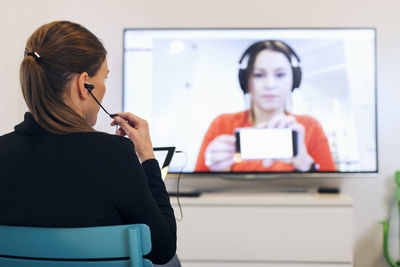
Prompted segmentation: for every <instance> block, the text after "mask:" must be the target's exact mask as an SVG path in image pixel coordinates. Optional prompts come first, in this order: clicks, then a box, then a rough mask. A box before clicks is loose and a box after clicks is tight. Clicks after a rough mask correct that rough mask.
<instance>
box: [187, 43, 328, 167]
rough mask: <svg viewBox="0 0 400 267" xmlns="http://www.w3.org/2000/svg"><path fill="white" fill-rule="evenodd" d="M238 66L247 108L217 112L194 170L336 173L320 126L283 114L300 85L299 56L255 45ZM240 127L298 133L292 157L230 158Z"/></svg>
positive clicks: (275, 46)
mask: <svg viewBox="0 0 400 267" xmlns="http://www.w3.org/2000/svg"><path fill="white" fill-rule="evenodd" d="M246 62H247V64H245V63H246ZM239 64H242V65H243V64H245V65H246V66H245V67H241V68H240V69H239V83H240V87H241V89H242V90H243V93H245V94H247V93H248V94H249V95H250V109H249V110H245V111H242V112H238V113H233V114H222V115H220V116H218V117H217V118H216V119H215V120H214V121H213V122H212V123H211V125H210V127H209V129H208V131H207V132H206V135H205V137H204V139H203V142H202V145H201V147H200V152H199V156H198V159H197V162H196V167H195V171H198V172H201V171H213V172H224V171H239V172H253V171H260V172H268V171H276V172H291V171H301V172H307V171H335V164H334V161H333V158H332V155H331V152H330V149H329V144H328V140H327V138H326V136H325V133H324V131H323V129H322V127H321V126H320V124H319V122H318V121H317V120H316V119H314V118H312V117H310V116H306V115H296V114H291V113H289V112H287V110H286V102H287V100H288V99H289V98H290V96H291V93H292V91H293V90H294V89H296V88H298V87H299V86H300V83H301V68H300V58H299V57H298V56H297V54H296V53H295V51H294V50H293V49H292V48H291V47H290V46H289V45H287V44H286V43H284V42H282V41H276V40H267V41H260V42H256V43H254V44H252V45H251V46H250V47H249V48H247V49H246V51H245V52H244V53H243V55H242V57H241V59H240V61H239ZM243 127H260V128H289V129H292V130H293V131H295V132H296V133H297V140H296V143H297V154H296V155H295V156H294V157H291V158H290V159H285V160H276V159H271V158H268V159H257V160H255V159H253V160H241V161H240V160H239V161H238V160H237V159H236V160H235V152H236V141H237V140H236V137H235V135H234V133H235V130H237V129H239V128H243Z"/></svg>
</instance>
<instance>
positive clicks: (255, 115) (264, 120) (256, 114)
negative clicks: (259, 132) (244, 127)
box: [249, 105, 287, 127]
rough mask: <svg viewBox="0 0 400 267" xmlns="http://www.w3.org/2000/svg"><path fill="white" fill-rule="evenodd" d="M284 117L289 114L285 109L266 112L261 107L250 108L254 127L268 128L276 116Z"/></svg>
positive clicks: (252, 106)
mask: <svg viewBox="0 0 400 267" xmlns="http://www.w3.org/2000/svg"><path fill="white" fill-rule="evenodd" d="M281 114H282V115H283V114H287V112H286V111H285V109H284V107H282V108H280V109H276V110H271V111H266V110H262V109H260V108H259V107H257V106H255V105H251V107H250V112H249V116H250V118H249V119H250V122H251V123H252V124H253V125H254V126H260V125H261V126H262V127H263V126H266V125H267V124H268V122H269V121H270V120H271V119H272V118H273V117H275V116H277V115H281Z"/></svg>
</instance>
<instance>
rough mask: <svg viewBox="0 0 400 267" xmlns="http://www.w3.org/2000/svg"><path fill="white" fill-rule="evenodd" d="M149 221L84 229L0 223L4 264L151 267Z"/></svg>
mask: <svg viewBox="0 0 400 267" xmlns="http://www.w3.org/2000/svg"><path fill="white" fill-rule="evenodd" d="M150 251H151V238H150V229H149V227H148V226H147V225H145V224H131V225H117V226H100V227H84V228H45V227H22V226H3V225H0V266H9V267H13V266H18V267H39V266H40V267H46V266H57V267H72V266H74V267H78V266H79V267H89V266H115V267H117V266H121V267H122V266H124V267H128V266H130V267H151V266H153V265H152V263H151V262H150V261H149V260H147V259H143V255H146V254H148V253H149V252H150Z"/></svg>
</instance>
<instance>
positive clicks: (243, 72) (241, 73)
mask: <svg viewBox="0 0 400 267" xmlns="http://www.w3.org/2000/svg"><path fill="white" fill-rule="evenodd" d="M239 84H240V88H241V89H242V91H243V93H244V94H246V93H247V79H246V69H239Z"/></svg>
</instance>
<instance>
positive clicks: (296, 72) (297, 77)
mask: <svg viewBox="0 0 400 267" xmlns="http://www.w3.org/2000/svg"><path fill="white" fill-rule="evenodd" d="M265 42H271V43H272V44H273V45H275V46H277V47H282V46H283V47H285V48H286V49H287V50H289V52H290V56H289V58H290V59H289V61H290V65H291V66H292V72H293V84H292V92H293V90H294V89H296V88H299V87H300V84H301V76H302V74H301V67H300V58H299V56H298V55H297V54H296V52H295V51H294V50H293V49H292V48H291V47H290V46H289V45H288V44H287V43H285V42H283V41H278V40H266V41H260V42H256V43H254V44H252V45H251V46H249V47H248V48H247V49H246V51H244V53H243V55H242V56H241V57H240V60H239V65H242V62H243V60H244V58H246V57H250V56H252V55H254V54H256V53H258V52H260V51H261V50H264V49H266V48H265V46H263V45H262V44H263V43H265ZM293 61H294V62H293ZM247 68H248V66H246V67H245V68H242V67H241V68H239V73H238V76H239V84H240V88H241V89H242V91H243V93H245V94H246V93H247V92H248V88H247V85H248V79H247Z"/></svg>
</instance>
